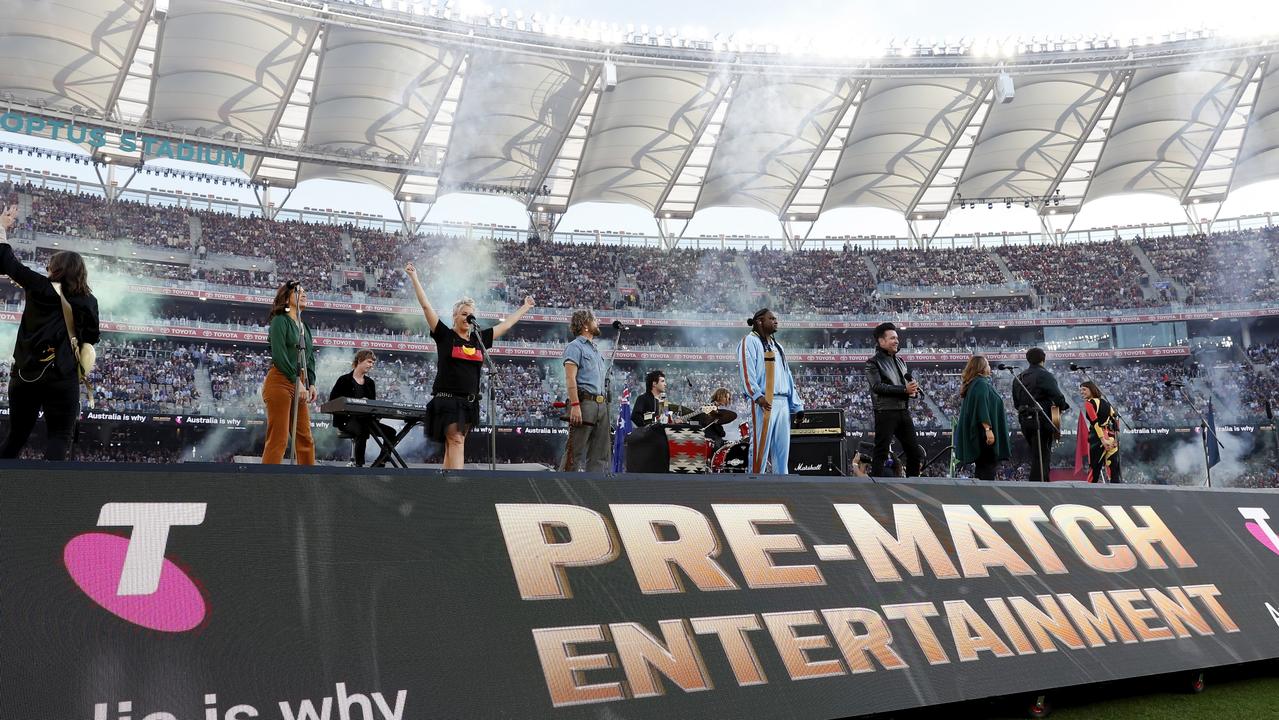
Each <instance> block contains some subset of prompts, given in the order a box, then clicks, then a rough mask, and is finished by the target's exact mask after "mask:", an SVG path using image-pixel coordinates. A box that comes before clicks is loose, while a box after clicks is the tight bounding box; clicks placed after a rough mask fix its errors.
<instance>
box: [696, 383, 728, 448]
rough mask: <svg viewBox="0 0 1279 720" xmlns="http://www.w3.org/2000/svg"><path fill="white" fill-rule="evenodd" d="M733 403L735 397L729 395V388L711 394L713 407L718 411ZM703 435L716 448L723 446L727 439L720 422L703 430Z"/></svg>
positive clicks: (716, 390)
mask: <svg viewBox="0 0 1279 720" xmlns="http://www.w3.org/2000/svg"><path fill="white" fill-rule="evenodd" d="M732 401H733V396H732V394H731V393H729V391H728V388H723V387H722V388H715V391H714V392H712V393H711V405H712V406H714V408H715V409H716V410H718V409H722V408H726V407H728V406H729V404H730V403H731V402H732ZM702 434H703V435H705V436H706V438H707V439H708V440H710V441H711V442H712V443H714V444H715V447H719V446H720V445H723V444H724V440H725V438H726V436H725V434H724V426H723V425H721V424H719V423H718V422H715V423H711V424H710V425H707V426H706V429H704V430H702Z"/></svg>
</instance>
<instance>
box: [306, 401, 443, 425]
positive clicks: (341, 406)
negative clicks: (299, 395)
mask: <svg viewBox="0 0 1279 720" xmlns="http://www.w3.org/2000/svg"><path fill="white" fill-rule="evenodd" d="M320 412H323V413H331V414H340V413H346V414H348V415H366V416H369V417H377V418H383V419H389V420H425V419H426V406H425V405H417V404H413V403H399V402H391V401H390V400H365V399H364V398H345V397H340V398H334V399H332V400H330V401H328V402H326V403H324V404H323V405H321V406H320Z"/></svg>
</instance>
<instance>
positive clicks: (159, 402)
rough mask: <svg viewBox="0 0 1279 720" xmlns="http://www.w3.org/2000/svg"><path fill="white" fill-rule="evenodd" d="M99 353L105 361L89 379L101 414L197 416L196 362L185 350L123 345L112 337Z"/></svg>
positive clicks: (158, 345) (156, 345) (156, 344)
mask: <svg viewBox="0 0 1279 720" xmlns="http://www.w3.org/2000/svg"><path fill="white" fill-rule="evenodd" d="M97 350H98V354H99V355H100V356H101V357H102V358H103V359H104V361H103V362H101V363H98V364H97V365H96V366H95V368H94V371H93V372H92V373H91V374H90V375H89V381H90V382H91V383H92V385H93V388H94V396H95V400H96V406H97V407H96V409H97V410H101V411H118V412H153V413H155V412H159V413H193V412H195V411H196V410H197V408H198V403H199V400H200V394H199V392H198V391H197V390H196V386H195V361H194V359H193V357H192V355H191V352H190V350H189V349H188V348H187V347H186V346H184V345H178V346H173V345H171V344H170V343H166V342H162V341H157V340H151V341H143V342H137V341H135V342H124V341H121V340H119V339H117V338H110V337H108V338H104V339H103V342H101V343H99V345H98V348H97Z"/></svg>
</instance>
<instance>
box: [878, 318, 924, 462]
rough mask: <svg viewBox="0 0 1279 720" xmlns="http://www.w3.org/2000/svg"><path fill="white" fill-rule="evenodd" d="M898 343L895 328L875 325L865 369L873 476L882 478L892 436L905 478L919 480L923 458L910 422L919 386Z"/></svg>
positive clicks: (886, 324)
mask: <svg viewBox="0 0 1279 720" xmlns="http://www.w3.org/2000/svg"><path fill="white" fill-rule="evenodd" d="M900 342H901V341H900V339H899V338H898V337H897V326H896V325H894V324H892V323H890V322H886V323H880V324H879V325H877V326H875V354H874V355H872V356H871V358H870V359H869V360H867V361H866V370H865V372H866V382H867V383H869V384H870V397H871V404H872V407H873V409H874V411H875V450H874V453H873V454H872V456H871V467H870V474H871V476H872V477H884V465H885V463H887V462H888V452H889V450H890V449H891V447H892V443H893V438H894V437H896V438H897V441H898V442H899V443H901V445H902V449H903V450H904V451H905V452H906V476H907V477H919V467H920V465H921V464H922V463H923V459H924V451H923V449H921V448H920V447H919V441H918V440H917V439H916V437H915V423H914V422H913V421H912V420H911V419H910V399H911V398H913V397H917V396H918V395H919V383H917V382H915V381H914V380H911V379H908V377H907V376H908V375H910V371H909V370H907V369H906V363H905V362H904V361H903V360H902V359H901V358H899V357H897V348H898V347H899V345H900Z"/></svg>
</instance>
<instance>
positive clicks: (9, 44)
mask: <svg viewBox="0 0 1279 720" xmlns="http://www.w3.org/2000/svg"><path fill="white" fill-rule="evenodd" d="M4 7H6V8H7V10H6V11H4V12H3V13H2V15H3V26H2V27H0V91H4V92H11V93H13V94H14V95H15V96H17V97H21V98H26V99H29V100H33V101H35V100H44V101H46V102H48V103H50V104H55V103H57V104H65V105H67V106H70V105H81V106H83V107H86V108H93V109H95V110H97V111H98V112H101V113H106V112H109V111H110V109H111V108H108V107H107V104H108V102H109V101H110V99H111V92H112V89H113V88H114V87H115V85H116V82H117V80H122V79H123V77H122V76H123V73H124V70H125V68H126V67H127V66H128V64H129V62H130V61H131V60H132V58H131V57H130V56H131V54H132V48H133V47H134V45H135V38H136V37H137V35H138V34H139V33H141V31H142V28H143V26H144V25H145V21H146V15H147V14H149V13H150V9H151V2H150V1H149V0H123V1H122V0H45V1H44V2H24V1H23V0H6V2H5V3H4Z"/></svg>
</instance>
